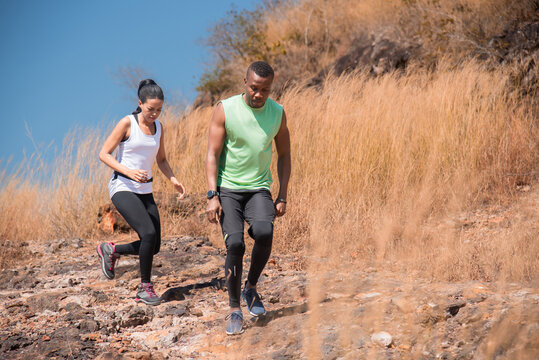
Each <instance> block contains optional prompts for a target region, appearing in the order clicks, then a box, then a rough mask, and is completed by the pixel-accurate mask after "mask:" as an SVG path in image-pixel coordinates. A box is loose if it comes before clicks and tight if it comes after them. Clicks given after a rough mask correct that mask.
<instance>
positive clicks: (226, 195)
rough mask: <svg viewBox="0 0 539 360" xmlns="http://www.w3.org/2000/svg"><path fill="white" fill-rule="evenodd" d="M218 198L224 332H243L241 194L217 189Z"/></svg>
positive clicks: (243, 244)
mask: <svg viewBox="0 0 539 360" xmlns="http://www.w3.org/2000/svg"><path fill="white" fill-rule="evenodd" d="M219 192H220V195H219V200H220V201H221V207H222V213H221V219H220V223H221V228H222V230H223V237H224V239H225V244H226V260H225V278H226V286H227V289H228V303H229V305H230V314H229V315H228V316H227V324H226V333H227V334H229V335H235V334H241V333H242V332H243V326H242V321H243V315H242V314H241V309H240V297H241V277H242V272H243V254H244V253H245V242H244V239H243V223H244V221H245V220H244V217H243V208H244V198H245V196H244V195H243V194H241V193H238V192H234V191H231V190H227V189H224V188H221V189H219Z"/></svg>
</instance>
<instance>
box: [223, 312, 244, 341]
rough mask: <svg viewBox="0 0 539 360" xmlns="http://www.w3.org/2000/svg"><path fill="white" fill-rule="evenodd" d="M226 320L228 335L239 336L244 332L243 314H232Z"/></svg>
mask: <svg viewBox="0 0 539 360" xmlns="http://www.w3.org/2000/svg"><path fill="white" fill-rule="evenodd" d="M225 320H226V334H227V335H238V334H241V333H242V332H243V314H242V313H241V311H240V310H236V311H233V312H231V313H230V314H228V315H227V316H226V318H225Z"/></svg>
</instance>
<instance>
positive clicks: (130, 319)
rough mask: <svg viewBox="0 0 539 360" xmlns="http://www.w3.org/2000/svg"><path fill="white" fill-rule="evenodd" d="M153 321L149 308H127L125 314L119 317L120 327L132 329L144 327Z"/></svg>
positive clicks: (151, 311)
mask: <svg viewBox="0 0 539 360" xmlns="http://www.w3.org/2000/svg"><path fill="white" fill-rule="evenodd" d="M152 319H153V310H152V308H151V307H145V308H144V307H139V306H137V307H132V306H131V307H129V308H128V310H127V312H125V313H124V314H122V315H121V316H120V322H119V324H120V327H122V328H126V327H134V326H139V325H144V324H146V323H147V322H149V321H151V320H152Z"/></svg>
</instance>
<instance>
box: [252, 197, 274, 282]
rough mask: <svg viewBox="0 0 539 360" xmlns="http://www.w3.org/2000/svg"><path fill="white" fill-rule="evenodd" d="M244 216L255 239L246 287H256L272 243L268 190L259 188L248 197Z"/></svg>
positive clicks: (272, 214) (271, 208) (271, 204)
mask: <svg viewBox="0 0 539 360" xmlns="http://www.w3.org/2000/svg"><path fill="white" fill-rule="evenodd" d="M245 218H246V220H247V222H248V223H249V225H250V227H249V235H250V236H251V237H252V238H253V239H254V241H255V244H254V246H253V252H252V254H251V266H250V268H249V274H248V276H247V280H248V287H256V283H257V282H258V278H259V277H260V274H262V270H264V267H265V266H266V263H267V262H268V260H269V257H270V254H271V246H272V243H273V220H274V219H275V207H274V205H273V200H272V198H271V193H270V192H269V190H260V191H258V192H256V193H254V194H253V195H252V196H251V197H250V198H249V200H248V201H247V203H246V204H245Z"/></svg>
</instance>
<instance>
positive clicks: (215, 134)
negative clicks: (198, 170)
mask: <svg viewBox="0 0 539 360" xmlns="http://www.w3.org/2000/svg"><path fill="white" fill-rule="evenodd" d="M225 136H226V131H225V110H224V109H223V104H222V103H219V104H218V105H217V107H216V108H215V111H214V112H213V116H212V118H211V122H210V129H209V135H208V151H207V153H206V182H207V184H208V190H214V191H216V190H217V169H218V166H219V157H220V156H221V151H222V150H223V144H224V142H225ZM206 215H207V216H208V220H209V221H210V222H212V223H217V222H218V221H219V218H220V217H221V203H220V202H219V198H218V197H217V196H214V197H213V198H211V199H210V200H209V201H208V206H207V207H206Z"/></svg>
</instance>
